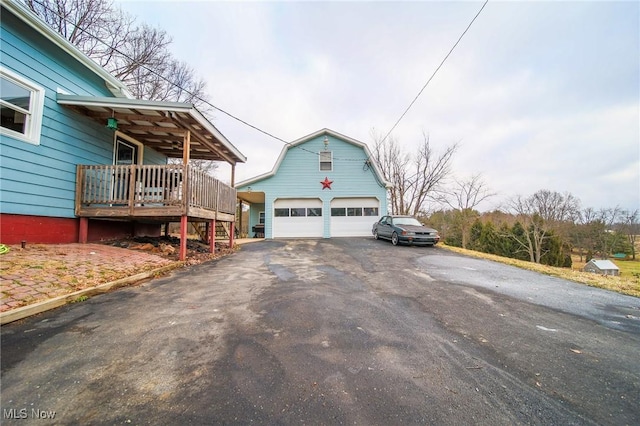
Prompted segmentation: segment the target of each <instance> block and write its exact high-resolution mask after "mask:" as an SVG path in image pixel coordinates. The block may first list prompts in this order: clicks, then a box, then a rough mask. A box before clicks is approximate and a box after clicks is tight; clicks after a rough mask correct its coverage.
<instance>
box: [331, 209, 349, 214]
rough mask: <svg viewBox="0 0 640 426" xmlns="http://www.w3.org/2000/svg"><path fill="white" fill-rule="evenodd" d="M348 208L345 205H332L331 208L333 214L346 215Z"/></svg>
mask: <svg viewBox="0 0 640 426" xmlns="http://www.w3.org/2000/svg"><path fill="white" fill-rule="evenodd" d="M346 215H347V209H345V208H344V207H332V208H331V216H346Z"/></svg>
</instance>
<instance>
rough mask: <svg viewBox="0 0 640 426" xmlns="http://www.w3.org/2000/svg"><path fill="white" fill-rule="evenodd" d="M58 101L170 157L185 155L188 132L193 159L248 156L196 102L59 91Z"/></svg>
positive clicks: (238, 159)
mask: <svg viewBox="0 0 640 426" xmlns="http://www.w3.org/2000/svg"><path fill="white" fill-rule="evenodd" d="M58 104H60V105H64V106H66V107H68V108H71V109H72V110H74V111H76V112H78V113H80V114H82V115H85V116H87V117H89V118H91V119H93V120H94V121H97V122H98V123H101V124H103V125H105V126H106V124H107V119H108V118H115V119H116V120H117V121H118V130H119V131H120V132H122V133H124V134H126V135H127V136H130V137H132V138H134V139H135V140H137V141H139V142H140V143H142V144H144V145H145V146H148V147H150V148H153V149H154V150H156V151H158V152H159V153H161V154H164V155H166V156H167V157H173V158H182V144H183V141H184V135H185V133H186V132H187V130H188V131H190V132H191V144H190V145H191V150H190V153H189V156H190V158H192V159H196V160H213V161H225V162H227V163H229V164H236V163H244V162H245V161H247V158H246V157H245V156H244V155H243V154H242V153H241V152H240V151H239V150H238V149H237V148H236V147H235V146H234V145H233V144H232V143H231V142H229V140H227V138H226V137H225V136H224V135H223V134H222V133H220V131H219V130H218V129H217V128H216V127H215V126H214V125H213V124H211V122H210V121H209V120H207V119H206V118H205V117H204V116H203V115H202V114H201V113H200V112H199V111H198V110H197V109H196V108H195V107H194V106H193V105H191V104H186V103H180V102H157V101H143V100H138V99H127V98H101V97H94V96H75V95H62V94H58Z"/></svg>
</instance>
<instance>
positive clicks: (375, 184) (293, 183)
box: [238, 134, 387, 238]
mask: <svg viewBox="0 0 640 426" xmlns="http://www.w3.org/2000/svg"><path fill="white" fill-rule="evenodd" d="M327 137H328V139H329V146H328V148H327V149H328V150H329V151H331V152H332V153H333V170H332V171H320V165H319V158H318V154H317V153H318V152H320V151H324V150H325V147H324V143H323V141H324V138H325V135H324V134H322V135H320V136H318V137H316V138H313V139H310V140H309V141H306V142H304V143H302V144H300V145H296V146H294V147H291V148H289V149H288V150H287V152H286V155H285V157H284V159H283V160H282V162H281V163H280V166H279V168H278V170H277V171H276V173H275V174H274V175H273V176H269V177H266V178H264V179H263V180H260V181H255V182H251V184H250V186H251V189H252V191H256V192H264V193H265V205H264V208H265V210H264V211H265V212H266V215H265V216H266V217H265V236H266V237H267V238H272V237H273V221H272V218H273V203H274V202H275V200H276V199H281V198H320V199H321V200H322V201H323V207H324V208H323V216H324V224H325V226H324V237H325V238H328V237H329V236H330V230H329V226H330V220H331V211H330V203H331V200H332V199H333V198H336V197H376V198H377V199H378V200H380V214H381V215H382V214H386V195H387V191H386V189H385V187H384V184H383V183H381V182H379V181H378V179H377V176H376V174H375V172H374V170H373V169H372V168H371V167H368V166H367V164H365V162H366V160H367V155H366V152H365V151H364V149H362V147H360V146H356V145H353V144H351V143H349V142H346V141H343V140H342V139H339V138H335V137H333V136H332V135H327ZM325 177H326V178H328V179H329V180H331V181H333V183H332V184H331V189H324V190H323V189H322V184H321V183H320V182H321V181H323V180H324V179H325ZM238 190H239V191H243V190H246V187H240V188H238ZM253 210H254V206H252V213H251V217H252V218H253V217H254V214H255V215H257V212H255V213H254V211H253ZM256 210H257V209H256Z"/></svg>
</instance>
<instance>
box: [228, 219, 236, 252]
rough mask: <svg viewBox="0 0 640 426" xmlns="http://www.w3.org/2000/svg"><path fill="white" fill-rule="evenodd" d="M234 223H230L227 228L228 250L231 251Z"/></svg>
mask: <svg viewBox="0 0 640 426" xmlns="http://www.w3.org/2000/svg"><path fill="white" fill-rule="evenodd" d="M235 224H236V223H235V222H231V226H229V248H230V249H233V236H234V235H233V234H234V233H235Z"/></svg>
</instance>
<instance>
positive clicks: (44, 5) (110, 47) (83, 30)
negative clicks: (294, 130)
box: [33, 0, 364, 161]
mask: <svg viewBox="0 0 640 426" xmlns="http://www.w3.org/2000/svg"><path fill="white" fill-rule="evenodd" d="M33 2H34V3H37V4H39V5H40V6H42V7H43V8H45V9H47V10H49V11H50V12H53V13H56V14H57V16H58V18H60V19H62V20H63V21H65V22H66V23H68V24H70V25H72V26H73V27H74V28H76V29H78V30H79V31H80V32H82V33H84V34H86V35H88V36H89V37H91V38H93V39H95V40H97V41H98V42H99V43H102V44H103V45H105V46H106V47H108V48H109V49H111V50H112V51H114V52H116V53H118V54H119V55H121V56H122V57H124V58H127V59H129V60H131V61H133V60H134V59H133V58H132V57H131V56H129V55H127V54H126V53H124V52H122V51H121V50H119V49H117V48H115V47H113V46H111V45H109V44H108V43H107V42H105V41H104V40H102V39H101V38H100V37H98V36H96V35H94V34H92V33H91V32H89V31H87V30H86V29H84V28H82V27H81V26H79V25H77V24H76V23H74V22H72V21H71V20H69V19H68V18H66V17H65V16H63V15H62V14H61V12H59V11H56V10H53V9H52V8H50V7H49V6H48V5H46V4H45V3H42V2H41V1H38V0H33ZM139 66H140V67H141V68H143V69H145V70H147V71H149V72H150V73H151V74H153V75H155V76H157V77H159V78H161V79H162V80H164V81H166V82H167V83H169V84H171V85H172V86H174V87H176V88H178V89H180V90H181V91H183V92H185V93H187V94H189V95H190V96H191V97H192V98H193V99H197V100H199V101H200V102H202V103H204V104H206V105H208V106H210V107H212V108H213V109H215V110H217V111H220V112H221V113H223V114H225V115H226V116H228V117H230V118H232V119H234V120H236V121H238V122H240V123H242V124H244V125H245V126H247V127H250V128H252V129H254V130H256V131H258V132H260V133H262V134H264V135H266V136H269V137H271V138H273V139H275V140H277V141H280V142H282V143H284V144H285V145H291V142H287V141H285V140H284V139H282V138H280V137H278V136H275V135H273V134H272V133H269V132H267V131H266V130H262V129H261V128H259V127H257V126H255V125H253V124H251V123H249V122H247V121H246V120H243V119H241V118H240V117H237V116H235V115H233V114H231V113H230V112H228V111H225V110H224V109H222V108H220V107H218V106H216V105H214V104H212V103H211V102H210V101H208V100H206V99H203V98H202V97H200V96H198V95H197V94H195V93H193V92H191V91H190V90H189V89H186V88H184V87H182V86H180V85H179V84H177V83H175V82H173V81H171V80H169V79H168V78H167V77H165V76H164V75H162V74H160V73H158V72H157V71H155V70H154V69H151V68H149V67H147V66H146V65H144V64H139ZM294 148H298V149H300V150H303V151H307V152H309V153H311V154H314V155H320V154H319V153H317V152H314V151H311V150H309V149H306V148H303V147H300V146H296V147H294ZM334 159H335V160H340V161H363V160H364V159H339V158H334Z"/></svg>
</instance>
